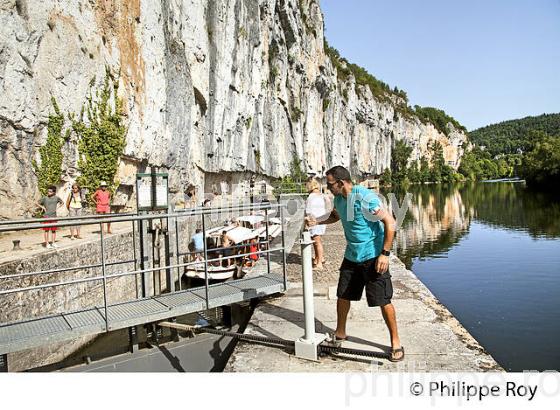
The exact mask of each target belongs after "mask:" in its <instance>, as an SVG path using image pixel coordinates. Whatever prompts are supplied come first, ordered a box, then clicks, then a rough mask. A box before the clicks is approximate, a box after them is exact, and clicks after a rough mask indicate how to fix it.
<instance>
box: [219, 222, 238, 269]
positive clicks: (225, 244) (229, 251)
mask: <svg viewBox="0 0 560 410" xmlns="http://www.w3.org/2000/svg"><path fill="white" fill-rule="evenodd" d="M220 242H221V247H222V248H224V249H222V255H223V256H224V258H227V257H228V256H232V255H234V254H235V250H234V249H233V248H231V246H233V245H234V243H233V241H232V240H231V238H230V237H229V236H228V234H227V231H223V232H222V236H221V237H220ZM223 262H224V263H223V265H224V266H230V265H231V264H232V262H233V259H226V260H224V261H223Z"/></svg>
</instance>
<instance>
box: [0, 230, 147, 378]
mask: <svg viewBox="0 0 560 410" xmlns="http://www.w3.org/2000/svg"><path fill="white" fill-rule="evenodd" d="M105 252H106V253H105V258H106V262H107V263H111V262H116V261H124V260H132V259H134V251H133V246H132V232H129V233H124V234H118V235H113V236H110V237H108V238H107V239H106V241H105ZM97 263H101V251H100V245H99V241H88V242H82V243H80V244H77V245H76V246H75V247H72V248H67V249H60V250H57V251H50V252H43V253H40V254H37V255H34V256H32V257H29V258H27V259H22V260H18V261H13V262H8V263H4V264H2V265H0V276H5V275H10V274H14V273H19V272H21V273H24V272H37V271H45V270H50V269H55V268H58V269H62V268H66V267H79V266H83V265H90V264H97ZM133 269H134V263H126V264H121V265H116V266H111V267H108V268H107V274H111V273H117V272H122V271H125V270H126V271H131V270H133ZM101 275H102V272H101V268H93V269H78V270H75V271H69V272H60V273H52V274H43V275H36V276H33V277H25V278H16V279H7V280H3V281H2V289H15V288H21V287H30V286H36V285H41V284H47V283H57V282H64V281H70V280H76V279H80V278H88V277H89V278H92V277H95V276H101ZM136 286H137V285H136V279H135V278H134V277H133V276H128V277H123V278H115V279H110V280H108V281H107V290H108V292H107V301H108V303H114V302H117V301H125V300H131V299H133V298H135V297H136ZM93 306H103V282H102V281H97V282H86V283H80V284H74V285H66V286H56V287H49V288H46V289H40V290H32V291H28V292H17V293H13V294H9V295H3V296H0V323H6V322H13V321H18V320H24V319H30V318H37V317H42V316H47V315H52V314H56V313H61V312H70V311H75V310H80V309H84V308H88V307H93ZM92 338H93V337H83V338H80V339H76V340H72V341H68V342H62V343H56V344H52V345H50V346H46V347H42V348H38V349H32V350H28V351H23V352H18V353H14V354H10V355H9V357H8V363H9V370H10V371H18V370H23V369H26V368H30V367H36V366H41V365H46V364H49V363H53V362H56V361H58V360H60V359H62V358H63V357H65V356H67V355H68V354H70V353H72V352H74V351H75V350H77V349H78V348H80V347H81V346H83V345H84V344H85V343H87V342H88V341H90V340H91V339H92Z"/></svg>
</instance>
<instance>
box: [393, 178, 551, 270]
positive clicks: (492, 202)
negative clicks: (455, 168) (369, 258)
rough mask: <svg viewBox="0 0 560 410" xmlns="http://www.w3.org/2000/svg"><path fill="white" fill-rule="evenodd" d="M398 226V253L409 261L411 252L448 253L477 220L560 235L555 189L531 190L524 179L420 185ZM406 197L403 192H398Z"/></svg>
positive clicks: (414, 188)
mask: <svg viewBox="0 0 560 410" xmlns="http://www.w3.org/2000/svg"><path fill="white" fill-rule="evenodd" d="M407 191H408V192H409V193H411V194H412V197H411V203H410V207H409V210H408V212H407V214H406V217H405V220H404V222H403V224H402V226H401V228H400V229H399V231H398V232H397V241H396V242H397V247H398V255H399V257H400V258H401V259H402V261H403V262H404V263H405V264H406V265H407V267H409V268H410V267H411V266H412V260H413V258H417V257H423V256H432V257H437V256H438V255H441V254H445V253H447V252H448V251H449V249H450V248H452V247H453V246H454V245H456V244H457V243H458V242H459V241H460V240H461V238H462V237H463V236H464V235H465V234H466V233H467V232H468V231H469V226H470V224H471V222H472V221H473V220H477V221H479V222H482V223H484V224H487V225H490V226H494V227H499V228H504V229H508V230H515V231H523V232H527V233H528V234H529V235H531V236H532V237H533V238H542V237H547V238H557V237H560V201H559V198H558V196H557V195H554V194H552V193H545V192H535V191H531V190H528V189H527V188H526V186H525V184H524V183H519V182H497V183H471V184H461V185H421V186H412V187H410V188H409V189H408V190H407ZM396 195H397V197H398V198H399V199H400V198H403V197H404V193H403V192H397V193H396Z"/></svg>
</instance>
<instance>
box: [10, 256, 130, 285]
mask: <svg viewBox="0 0 560 410" xmlns="http://www.w3.org/2000/svg"><path fill="white" fill-rule="evenodd" d="M135 261H136V260H135V259H128V260H125V261H117V262H109V263H106V264H105V266H114V265H123V264H125V263H133V262H135ZM101 266H102V265H101V263H95V264H90V265H82V266H75V267H71V268H57V269H49V270H43V271H37V272H27V273H15V274H13V275H4V276H0V280H3V279H14V278H24V277H26V276H39V275H48V274H51V273H62V272H69V271H72V270H82V269H93V268H100V267H101Z"/></svg>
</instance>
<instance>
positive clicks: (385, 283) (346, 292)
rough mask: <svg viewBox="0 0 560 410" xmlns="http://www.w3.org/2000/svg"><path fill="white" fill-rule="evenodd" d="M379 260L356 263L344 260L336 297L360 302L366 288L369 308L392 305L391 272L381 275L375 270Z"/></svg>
mask: <svg viewBox="0 0 560 410" xmlns="http://www.w3.org/2000/svg"><path fill="white" fill-rule="evenodd" d="M376 262H377V258H373V259H368V260H367V261H364V262H361V263H356V262H352V261H349V260H348V259H346V258H345V259H344V260H343V261H342V265H340V278H339V279H338V288H337V290H336V296H337V297H338V298H340V299H346V300H360V299H361V298H362V293H363V292H364V287H365V288H366V299H367V303H368V306H384V305H387V304H389V303H391V298H392V297H393V284H392V283H391V275H390V273H389V270H387V272H385V273H384V274H382V275H380V274H378V273H377V272H376V270H375V263H376Z"/></svg>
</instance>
